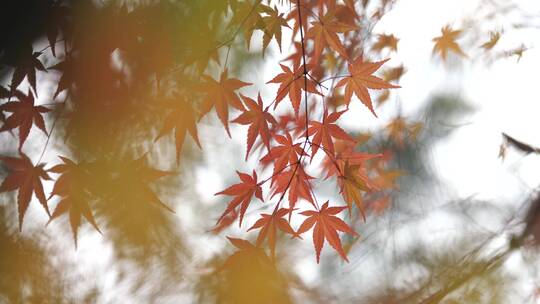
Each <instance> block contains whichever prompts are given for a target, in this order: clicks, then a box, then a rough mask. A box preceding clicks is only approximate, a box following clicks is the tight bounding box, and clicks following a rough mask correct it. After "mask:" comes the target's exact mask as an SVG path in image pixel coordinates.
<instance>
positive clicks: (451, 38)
mask: <svg viewBox="0 0 540 304" xmlns="http://www.w3.org/2000/svg"><path fill="white" fill-rule="evenodd" d="M459 35H461V30H455V31H454V30H452V29H451V28H450V26H449V25H446V26H444V27H443V28H442V29H441V36H438V37H435V38H433V41H434V42H435V45H434V46H433V54H435V53H437V52H438V53H439V54H440V55H441V57H442V59H443V60H446V55H447V54H448V51H452V52H454V53H456V54H458V55H459V56H463V57H467V55H466V54H465V53H464V52H463V51H462V50H461V48H460V47H459V45H458V44H457V43H456V39H457V38H458V37H459Z"/></svg>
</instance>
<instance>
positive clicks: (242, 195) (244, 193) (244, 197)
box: [214, 170, 264, 226]
mask: <svg viewBox="0 0 540 304" xmlns="http://www.w3.org/2000/svg"><path fill="white" fill-rule="evenodd" d="M236 173H237V174H238V177H240V180H241V181H242V182H241V183H238V184H234V185H232V186H230V187H229V188H227V189H225V190H223V191H221V192H218V193H216V194H214V195H220V194H224V195H230V196H235V198H233V199H232V201H230V202H229V205H228V206H227V209H225V211H224V212H223V214H222V215H221V216H220V217H219V219H218V221H217V223H218V224H219V222H221V221H222V220H223V219H224V218H225V216H226V215H228V214H229V213H231V212H233V211H234V209H235V208H236V207H238V206H240V221H239V226H242V220H243V219H244V214H245V213H246V210H247V208H248V206H249V204H250V203H251V199H252V198H253V195H255V197H256V198H258V199H260V200H261V201H264V200H263V198H262V189H261V186H260V185H259V184H258V183H257V173H256V172H255V170H253V176H250V175H249V174H246V173H242V172H238V171H236Z"/></svg>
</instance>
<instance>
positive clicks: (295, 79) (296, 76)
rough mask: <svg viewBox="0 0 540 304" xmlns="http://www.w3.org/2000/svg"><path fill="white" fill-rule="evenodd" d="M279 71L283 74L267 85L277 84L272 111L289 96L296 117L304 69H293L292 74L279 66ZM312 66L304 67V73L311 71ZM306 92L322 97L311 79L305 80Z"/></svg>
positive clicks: (302, 86)
mask: <svg viewBox="0 0 540 304" xmlns="http://www.w3.org/2000/svg"><path fill="white" fill-rule="evenodd" d="M280 66H281V70H283V73H280V74H278V75H277V76H276V77H274V78H273V79H272V80H270V81H268V82H267V83H279V84H280V86H279V89H278V92H277V95H276V103H275V104H274V109H275V108H276V107H277V105H278V104H279V103H280V101H282V100H283V98H285V96H287V95H289V99H290V100H291V104H292V106H293V108H294V113H295V114H296V115H298V111H299V110H300V102H301V101H302V90H304V77H306V75H304V68H303V67H302V66H298V67H296V68H295V69H294V72H293V71H292V70H291V69H290V68H289V67H287V66H285V65H282V64H280ZM312 67H313V66H312V65H309V64H308V65H306V71H309V70H311V68H312ZM307 92H309V93H314V94H319V95H322V94H321V93H319V92H318V91H317V88H316V86H315V82H313V80H311V79H307Z"/></svg>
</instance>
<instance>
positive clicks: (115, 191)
mask: <svg viewBox="0 0 540 304" xmlns="http://www.w3.org/2000/svg"><path fill="white" fill-rule="evenodd" d="M94 165H95V166H104V167H106V168H105V172H106V179H104V180H100V181H98V183H101V184H99V185H96V187H97V188H98V189H99V192H104V193H106V194H107V196H108V197H109V198H110V199H111V200H124V199H126V198H127V199H136V200H138V201H147V202H149V203H151V204H155V205H157V206H159V207H161V208H164V209H166V210H167V211H169V212H171V213H174V210H172V209H171V208H170V207H169V206H167V205H166V204H164V203H163V202H162V201H161V200H160V198H159V197H158V196H157V195H156V194H155V193H154V191H153V190H152V188H151V187H150V183H152V182H155V181H156V180H158V179H160V178H162V177H166V176H170V175H171V174H172V172H169V171H163V170H158V169H154V168H152V167H149V166H148V165H147V164H146V154H144V155H142V156H141V157H140V158H137V159H134V160H130V161H127V162H123V161H116V164H115V165H118V167H116V168H117V169H116V168H115V169H114V170H110V169H109V167H110V165H109V164H108V163H106V162H105V163H102V164H94Z"/></svg>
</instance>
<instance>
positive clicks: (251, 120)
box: [0, 0, 459, 262]
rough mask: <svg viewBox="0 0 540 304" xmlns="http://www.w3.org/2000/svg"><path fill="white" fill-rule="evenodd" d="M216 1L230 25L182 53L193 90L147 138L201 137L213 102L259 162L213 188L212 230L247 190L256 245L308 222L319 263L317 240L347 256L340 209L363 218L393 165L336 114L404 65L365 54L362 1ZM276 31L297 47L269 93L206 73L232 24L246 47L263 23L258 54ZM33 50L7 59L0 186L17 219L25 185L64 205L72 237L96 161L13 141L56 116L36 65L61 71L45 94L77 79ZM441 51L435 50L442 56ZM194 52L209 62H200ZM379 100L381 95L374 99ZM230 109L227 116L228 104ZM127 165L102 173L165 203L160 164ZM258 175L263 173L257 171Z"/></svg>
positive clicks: (394, 128) (226, 221) (86, 211)
mask: <svg viewBox="0 0 540 304" xmlns="http://www.w3.org/2000/svg"><path fill="white" fill-rule="evenodd" d="M222 2H223V7H222V6H219V9H220V10H221V12H223V11H230V12H231V14H232V16H231V18H229V19H228V21H227V22H228V23H229V24H228V25H227V27H228V28H232V29H235V31H234V33H233V35H232V37H231V38H230V39H229V40H228V41H227V42H225V43H215V44H212V45H209V46H208V48H207V49H206V52H203V53H204V54H203V55H201V56H200V57H198V58H197V57H193V58H190V60H188V61H189V62H188V64H189V65H195V66H197V69H196V71H197V72H200V75H199V78H198V80H199V81H198V83H197V84H196V85H195V86H194V88H195V89H194V91H195V93H193V94H192V95H194V96H196V101H195V102H194V101H192V100H190V99H188V98H187V97H182V96H179V97H178V96H176V97H175V99H174V105H173V106H171V107H169V108H167V109H166V110H164V111H163V112H162V113H161V114H162V115H163V117H164V119H163V123H162V124H161V126H160V130H159V131H158V132H157V135H155V137H154V138H153V140H155V141H157V140H158V139H160V138H162V137H167V136H168V135H169V134H172V135H173V137H174V141H175V144H176V161H177V163H178V162H179V160H180V155H181V151H182V146H183V143H184V141H185V137H186V134H187V133H189V135H190V136H191V137H192V139H193V140H194V141H195V143H196V144H197V145H198V146H199V147H201V143H200V139H199V137H198V133H197V123H198V121H199V120H200V119H201V118H202V117H204V116H205V115H207V114H208V113H209V112H211V111H212V109H215V113H216V114H217V117H218V118H219V120H220V121H221V123H222V125H223V127H224V129H225V131H226V132H227V134H228V135H229V136H231V132H230V129H229V123H235V124H240V125H244V126H247V139H246V155H245V157H246V159H248V158H249V157H250V156H251V157H254V156H255V154H256V153H258V154H260V155H261V157H260V159H259V162H258V163H259V166H258V167H257V168H255V169H254V170H252V173H251V174H249V173H243V172H237V173H238V178H239V182H238V183H236V184H234V185H232V186H230V187H228V188H226V189H224V190H223V191H220V192H218V193H216V195H226V196H231V197H232V199H231V200H230V202H229V203H228V205H227V207H226V208H225V210H224V212H223V213H222V215H221V216H220V217H219V219H218V221H217V224H216V227H215V228H214V229H213V230H214V231H215V232H219V231H221V230H222V229H224V228H226V227H227V226H229V225H231V224H232V223H234V222H236V221H238V223H239V225H242V223H243V221H244V217H245V215H246V212H247V211H248V209H249V208H250V205H251V204H252V202H253V200H254V199H258V200H260V201H262V202H264V203H265V205H268V206H269V207H270V209H271V210H272V211H271V212H270V213H261V214H259V217H258V219H257V220H256V221H255V222H254V224H253V225H252V226H251V227H250V228H249V229H248V231H250V230H259V233H258V237H257V239H256V242H255V246H257V247H263V245H264V244H265V242H266V244H267V246H268V248H269V249H270V251H271V253H272V256H273V255H274V252H275V247H276V243H277V240H278V237H279V234H281V233H284V234H289V235H291V236H292V237H301V236H302V235H303V234H304V233H307V232H308V231H311V232H312V237H313V244H314V248H315V252H316V259H317V262H318V261H319V259H320V254H321V250H322V248H323V245H324V243H325V241H326V242H327V243H328V244H330V246H331V247H333V248H334V249H335V250H336V251H337V252H338V254H339V255H340V256H341V257H342V258H343V259H344V260H347V255H346V250H345V249H344V246H343V245H342V243H341V240H340V236H339V233H340V232H341V233H346V234H350V235H351V236H353V237H354V236H356V235H357V233H356V232H355V231H354V230H353V229H352V228H351V226H350V225H349V224H347V223H346V222H345V221H344V220H343V219H342V218H340V217H339V216H342V217H343V216H344V211H348V214H349V219H351V220H354V219H356V218H357V216H356V214H359V215H360V216H361V218H363V219H364V220H365V218H366V215H367V211H368V210H367V208H366V206H370V208H371V210H374V211H380V210H382V209H384V207H385V206H387V205H388V202H389V197H388V195H387V194H386V193H385V192H384V190H385V189H391V188H393V187H394V186H395V185H394V183H393V181H394V180H395V178H396V177H397V176H398V175H399V173H397V172H396V171H392V170H388V168H386V166H387V163H388V162H389V160H390V159H391V155H388V154H386V153H378V154H370V153H364V152H359V150H358V147H359V146H360V145H361V144H362V143H363V142H364V141H365V138H363V137H362V136H359V137H355V136H353V135H351V134H349V133H347V132H346V131H345V130H344V129H342V128H341V127H340V126H339V124H338V121H339V119H340V118H341V117H342V115H344V114H345V113H347V111H348V110H349V106H350V105H351V103H355V102H356V100H358V101H359V103H361V104H363V106H365V107H366V108H367V109H368V110H369V111H370V112H371V113H372V114H373V115H374V116H375V117H376V116H377V114H376V111H375V106H374V102H373V100H372V96H371V95H372V91H371V90H385V89H393V88H399V86H398V85H395V84H392V82H393V81H397V80H399V78H400V77H401V75H402V74H403V73H404V68H403V67H402V66H401V67H396V68H391V69H388V70H386V71H385V72H384V73H383V76H382V77H379V76H376V75H375V74H376V73H377V71H378V70H379V69H381V67H382V66H383V65H384V64H385V63H386V62H387V61H388V60H389V59H384V60H381V61H370V60H368V59H367V57H366V54H369V53H368V50H367V44H366V43H365V39H366V37H364V35H365V33H364V32H362V31H361V28H362V27H363V26H365V25H364V24H363V23H362V22H364V20H363V18H365V17H366V16H367V15H366V7H367V5H368V2H369V1H352V0H345V1H336V0H303V1H292V0H291V1H285V3H281V5H280V6H279V8H278V6H273V7H272V6H270V5H267V4H264V3H263V1H261V0H258V1H236V0H228V1H222ZM222 2H220V3H222ZM390 5H391V1H382V4H381V6H380V7H379V8H377V9H376V11H375V13H374V14H372V15H370V16H369V20H370V21H377V20H379V19H380V18H381V16H382V15H383V14H384V11H385V9H386V8H387V7H388V6H390ZM59 7H61V6H59ZM126 14H127V13H126ZM215 14H217V13H215ZM283 30H287V31H291V32H292V37H293V41H291V42H292V47H293V49H294V51H293V52H292V53H291V54H290V55H289V56H288V57H286V58H285V59H284V60H283V61H281V63H280V68H281V72H280V73H279V74H277V75H274V76H273V77H272V78H271V79H268V82H267V87H268V88H272V89H275V88H276V86H275V84H278V85H279V87H277V89H276V90H275V97H274V98H273V100H271V101H268V100H266V101H265V100H263V99H262V98H261V96H260V94H259V95H258V96H256V97H249V96H244V95H242V94H240V93H239V92H238V91H239V90H240V89H242V88H244V87H247V86H250V85H251V84H250V83H247V82H244V81H241V80H239V79H237V78H234V77H232V76H231V75H230V74H229V71H228V69H227V66H226V62H227V60H226V61H225V64H223V65H222V66H220V69H221V73H220V76H219V78H217V79H216V78H214V77H212V76H210V75H209V74H207V73H205V71H206V70H208V69H207V64H208V62H209V61H215V62H217V63H219V54H218V52H217V51H218V50H219V49H220V48H224V47H228V48H230V47H231V45H230V43H231V42H232V41H234V39H235V37H236V35H237V34H238V33H240V32H241V33H242V34H243V36H244V39H245V41H246V43H247V47H248V48H250V42H251V40H252V35H253V33H254V32H255V31H261V32H262V52H263V53H264V52H265V51H266V49H267V47H268V46H269V45H270V43H271V42H272V40H274V41H275V43H277V45H278V47H279V50H280V51H281V48H282V47H281V44H282V31H283ZM444 33H445V32H444V31H443V36H444ZM57 34H58V33H57V32H53V33H52V34H51V35H50V37H49V38H50V39H49V42H50V50H51V51H52V55H53V56H56V54H55V45H56V43H57V42H56V38H57V37H56V35H57ZM450 34H451V32H450ZM450 34H447V35H446V36H448V35H450ZM445 39H446V40H448V39H451V38H445ZM445 39H442V38H441V39H440V40H438V41H437V42H436V43H437V44H440V45H442V46H437V45H436V47H437V48H438V49H442V48H444V49H451V50H453V51H456V52H458V51H459V47H457V48H456V46H453V44H452V43H449V42H445V41H446V40H445ZM66 45H67V43H66ZM396 50H397V38H395V37H394V36H393V35H379V36H377V41H375V42H374V43H373V45H372V47H371V52H373V53H374V55H380V56H382V55H383V54H387V53H384V52H385V51H390V52H392V51H396ZM30 53H31V54H32V55H31V56H29V59H28V60H26V61H25V63H26V64H25V65H23V66H17V67H16V68H15V71H14V74H13V77H12V82H11V86H10V88H9V89H5V88H2V87H0V98H1V99H3V100H6V102H4V103H3V104H2V105H0V111H1V112H2V113H3V114H8V115H9V116H8V117H7V118H6V119H5V121H4V124H3V125H2V127H1V129H0V132H2V131H10V132H11V131H13V130H16V129H17V130H18V139H19V154H20V155H19V157H2V158H1V160H2V161H3V162H4V164H5V165H6V166H7V168H8V170H9V174H8V176H7V177H6V178H5V180H4V181H3V182H2V184H1V186H0V192H7V191H14V190H18V195H17V204H18V211H19V226H20V227H22V224H23V219H24V215H25V212H26V210H27V208H28V206H29V203H30V201H31V198H32V195H35V196H36V198H37V199H38V201H39V202H40V204H41V205H42V206H43V207H44V209H45V210H46V212H47V214H48V215H49V217H50V221H52V220H54V219H56V218H58V217H60V216H61V215H63V214H68V215H69V222H70V225H71V229H72V231H73V234H74V239H75V241H76V240H77V231H78V228H79V226H80V225H81V218H82V217H84V218H85V219H86V221H88V222H89V223H90V224H91V225H92V226H93V227H94V228H95V229H96V230H98V231H99V228H98V224H97V221H96V220H95V218H94V216H93V212H92V208H91V203H90V201H91V199H90V198H89V196H90V193H93V192H95V191H96V190H95V189H92V187H93V185H92V183H91V182H89V180H92V174H93V173H92V172H93V169H92V168H93V166H95V163H93V162H84V161H80V162H77V161H74V160H71V159H69V158H66V157H60V160H61V161H62V162H61V163H60V164H57V165H54V166H52V167H50V168H48V169H46V168H45V167H46V165H45V164H43V163H41V158H42V156H43V153H45V148H46V146H45V148H44V149H43V153H42V154H41V156H40V158H39V160H38V161H37V162H36V163H33V162H32V161H31V160H30V158H29V157H28V156H26V155H25V154H24V153H23V151H22V148H23V145H24V143H25V141H26V139H27V138H28V134H29V131H30V129H31V128H32V126H34V125H35V126H36V127H37V128H38V129H40V130H41V131H43V132H44V133H45V134H46V135H47V137H48V138H49V137H50V136H51V133H52V131H53V130H52V129H53V128H54V126H55V123H54V124H53V125H52V127H51V129H50V130H49V131H48V132H47V129H46V127H45V120H44V118H43V114H45V113H48V112H50V111H51V109H49V108H47V107H45V106H43V105H36V104H35V96H37V94H36V93H37V90H36V80H35V79H36V71H45V70H48V69H52V70H57V71H59V72H60V73H62V74H61V78H60V79H59V82H58V86H57V89H56V92H55V94H54V98H56V97H58V96H59V95H60V93H62V92H64V91H67V93H66V95H67V96H68V97H69V94H70V93H71V90H73V89H74V84H73V82H74V81H75V80H74V79H75V78H76V76H75V75H74V74H73V73H74V72H73V69H72V68H71V67H72V65H73V64H74V63H73V62H74V61H75V60H76V57H75V56H74V57H73V58H71V57H69V56H68V55H69V52H68V53H67V54H66V58H65V60H64V61H61V62H60V63H58V64H56V65H54V66H52V67H50V68H48V69H46V68H45V67H44V66H43V65H42V63H41V61H40V59H39V57H40V56H42V52H32V51H31V50H30ZM445 54H446V53H442V51H441V55H442V56H443V57H444V56H445ZM188 55H189V56H191V55H192V54H188ZM202 57H204V58H203V59H204V60H203V61H206V63H203V64H201V62H200V59H201V58H202ZM343 73H344V74H343ZM156 74H159V75H160V77H163V75H164V74H165V72H164V71H161V70H160V71H159V73H158V71H156ZM25 78H26V79H27V81H28V83H29V85H30V88H31V89H32V90H30V89H29V90H28V92H27V93H26V94H25V93H23V92H22V91H20V90H19V89H18V87H19V85H20V84H21V83H22V81H23V80H24V79H25ZM156 78H159V77H157V76H156ZM269 78H270V77H269ZM158 81H159V80H158ZM329 83H331V84H329ZM81 87H82V86H81ZM77 89H80V88H77ZM382 92H383V93H382V94H380V96H382V97H384V96H386V97H385V98H388V95H387V94H388V93H387V91H382ZM385 94H386V95H385ZM190 96H191V95H190ZM287 100H288V102H289V103H290V108H289V109H290V110H291V111H285V112H281V113H285V114H278V112H277V111H278V109H277V108H278V107H279V108H280V110H283V109H285V108H286V107H285V105H286V104H287ZM379 103H382V101H381V100H379ZM287 106H289V105H287ZM231 108H232V109H234V110H235V112H239V114H238V115H237V116H236V117H234V118H232V119H231V117H230V115H229V111H230V110H231ZM419 128H420V125H418V124H408V123H407V122H406V121H405V120H404V119H403V118H399V117H398V118H397V119H396V120H394V121H393V122H392V123H391V125H389V127H388V130H389V136H390V137H393V138H395V139H396V141H401V142H403V141H405V140H406V139H408V138H412V137H414V136H416V134H417V133H418V130H419ZM47 143H48V140H47ZM126 168H129V170H128V171H129V172H123V171H122V172H120V171H119V172H111V174H110V178H111V182H112V183H118V184H122V185H124V183H127V184H129V185H130V186H134V185H135V187H137V189H142V190H141V191H143V192H144V196H145V198H146V199H147V200H148V201H149V202H151V203H155V204H156V205H158V206H161V207H163V208H165V209H168V210H170V209H169V208H168V207H167V206H166V205H165V204H163V203H162V202H161V201H160V199H159V198H158V197H157V196H156V194H155V193H153V192H152V190H151V189H150V188H149V186H148V183H150V182H153V181H155V180H157V179H158V178H160V177H163V176H166V175H168V174H170V173H169V172H166V171H161V170H156V169H153V168H150V167H147V166H146V165H145V163H144V156H143V157H141V158H137V159H136V160H134V161H132V163H130V164H129V165H127V167H126ZM267 168H269V170H266V169H267ZM126 170H127V169H126ZM267 171H270V173H268V172H267ZM50 174H55V175H57V176H58V177H57V178H56V180H55V184H54V187H53V190H52V192H51V193H50V194H49V197H48V198H47V196H46V195H45V193H44V190H43V184H42V182H43V181H46V180H51V177H50ZM263 174H267V175H268V176H267V177H265V178H260V175H263ZM328 179H335V181H336V182H337V184H338V186H339V191H340V194H341V202H340V201H339V200H338V201H337V202H330V201H326V202H324V203H322V204H320V203H319V201H318V200H317V196H316V191H315V189H314V185H315V182H316V181H317V180H328ZM263 186H267V187H268V191H270V193H268V195H265V193H263V190H264V187H263ZM94 188H95V187H94ZM54 196H58V197H60V201H59V203H58V204H57V205H56V208H55V210H54V211H52V213H51V212H50V211H49V206H48V201H49V199H51V198H52V197H54ZM355 211H358V212H357V213H355ZM299 216H300V217H301V219H302V223H301V224H300V226H299V227H298V228H297V229H294V228H293V225H292V224H291V223H292V222H293V217H294V218H297V217H299ZM237 247H238V246H237Z"/></svg>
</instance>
